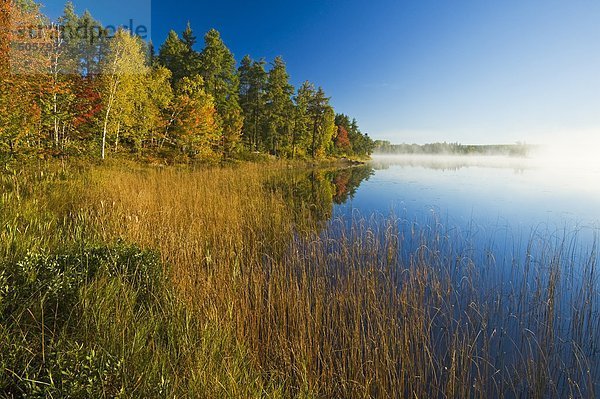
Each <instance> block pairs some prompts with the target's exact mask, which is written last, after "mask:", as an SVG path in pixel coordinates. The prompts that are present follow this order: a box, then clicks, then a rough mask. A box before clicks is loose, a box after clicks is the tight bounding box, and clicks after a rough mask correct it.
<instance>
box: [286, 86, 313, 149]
mask: <svg viewBox="0 0 600 399" xmlns="http://www.w3.org/2000/svg"><path fill="white" fill-rule="evenodd" d="M314 96H315V87H314V85H313V84H312V83H310V82H304V83H303V84H302V86H301V87H300V88H299V89H298V92H297V94H296V96H295V98H294V103H295V104H294V105H295V107H294V114H293V119H294V121H293V129H292V153H291V157H292V158H296V156H298V155H301V156H305V155H307V154H308V153H309V151H310V144H311V131H312V129H311V126H312V124H311V115H310V113H309V107H310V104H311V101H312V99H313V97H314Z"/></svg>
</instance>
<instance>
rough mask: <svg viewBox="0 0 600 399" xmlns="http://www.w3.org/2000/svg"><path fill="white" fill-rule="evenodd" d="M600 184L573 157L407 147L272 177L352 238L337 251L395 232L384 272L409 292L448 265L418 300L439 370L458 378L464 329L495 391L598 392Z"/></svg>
mask: <svg viewBox="0 0 600 399" xmlns="http://www.w3.org/2000/svg"><path fill="white" fill-rule="evenodd" d="M599 181H600V170H598V169H597V168H582V167H581V166H577V165H571V164H569V163H564V162H562V163H560V164H558V163H556V162H541V161H537V160H534V159H520V158H503V157H440V156H432V157H423V156H421V157H419V156H408V157H375V158H374V160H373V161H372V162H371V163H369V164H368V165H366V166H362V167H353V168H347V169H342V170H313V171H305V172H290V173H289V176H287V177H286V178H284V179H281V180H279V179H278V180H277V181H276V182H273V183H272V184H271V188H272V189H273V190H275V191H277V192H282V193H284V197H285V198H286V199H287V200H288V201H291V202H292V206H293V207H294V208H292V209H299V208H306V207H308V208H309V209H310V212H309V213H308V214H309V215H310V216H308V217H310V218H311V219H313V221H317V222H320V223H318V224H317V225H318V226H319V227H320V228H319V232H318V234H319V235H320V236H321V237H323V238H324V239H325V241H326V242H331V243H335V242H336V240H338V239H340V240H341V241H340V244H331V249H330V251H331V252H332V255H333V256H332V260H331V261H330V262H335V261H334V260H333V259H336V255H335V253H336V252H340V253H345V252H344V251H347V249H344V248H347V246H346V245H347V243H348V242H349V243H350V245H354V244H355V243H362V244H361V245H363V246H364V245H366V246H367V248H369V246H370V245H374V246H376V245H379V244H377V243H384V244H383V245H385V251H382V252H380V255H378V256H382V255H381V254H385V256H384V257H383V258H378V259H379V260H378V262H379V263H380V264H381V265H382V268H383V269H382V270H381V271H380V273H381V275H382V276H386V277H385V279H387V280H386V281H388V282H389V281H392V282H393V284H395V285H396V286H397V287H399V289H400V290H401V291H402V290H404V289H405V288H407V286H406V284H407V282H406V277H405V273H409V274H410V271H415V270H416V271H419V270H421V272H422V273H425V275H432V276H436V278H435V279H434V281H437V282H436V283H435V284H434V286H431V287H429V288H428V290H427V292H429V294H427V293H424V294H423V297H421V299H420V300H421V301H422V306H423V309H425V310H424V312H425V313H424V316H423V317H424V320H426V322H427V323H428V324H427V325H428V329H427V331H428V335H427V337H426V344H424V345H427V347H428V350H430V351H431V352H430V353H429V356H431V362H432V369H434V370H438V372H439V373H441V374H440V375H437V374H436V375H435V376H434V377H432V378H434V379H435V378H442V379H445V378H450V377H449V376H448V375H446V374H444V373H449V371H448V368H449V367H454V366H452V365H453V364H454V361H455V359H454V357H453V356H455V355H456V352H455V351H456V350H457V348H456V342H457V341H456V339H457V337H466V339H467V342H469V345H468V347H464V348H463V347H460V348H458V350H459V351H460V352H461V353H462V355H464V356H465V358H464V359H466V360H464V359H463V361H465V362H466V363H465V364H463V365H462V366H461V367H462V368H463V370H464V372H465V373H468V375H470V376H471V377H468V378H470V379H471V380H472V381H477V378H481V379H482V380H481V381H486V382H485V383H482V384H484V385H486V387H487V388H486V392H493V395H492V396H499V397H540V398H542V397H593V396H594V393H595V392H597V391H598V390H599V389H600V291H599V289H598V288H600V283H599V280H598V275H597V271H596V264H597V260H598V257H597V252H596V243H597V233H598V231H599V227H600V189H599V188H598V186H597V182H599ZM307 204H308V205H307ZM303 217H307V216H306V214H304V216H303ZM361 245H358V244H357V245H354V246H353V247H352V248H359V247H361ZM345 246H346V247H345ZM390 264H392V265H394V266H393V267H394V269H393V270H389V265H390ZM334 267H339V268H344V267H345V264H344V262H340V263H339V264H338V263H336V264H335V265H334ZM422 267H425V268H424V269H420V268H422ZM437 279H439V280H437ZM440 287H444V288H443V289H440ZM441 297H443V299H442V300H440V298H441ZM420 306H421V305H420ZM399 317H402V316H401V315H400V316H399ZM461 339H462V338H461ZM399 367H402V365H399ZM444 370H446V371H444ZM473 376H474V377H473ZM465 378H467V377H465ZM475 386H476V384H473V388H475ZM482 392H483V391H482ZM463 393H464V394H466V391H465V392H463ZM470 393H473V392H470ZM433 397H436V396H435V395H434V396H433ZM439 397H442V396H441V395H440V396H439Z"/></svg>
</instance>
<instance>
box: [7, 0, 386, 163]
mask: <svg viewBox="0 0 600 399" xmlns="http://www.w3.org/2000/svg"><path fill="white" fill-rule="evenodd" d="M0 26H3V27H8V28H9V29H1V30H2V33H0V34H1V35H2V36H3V37H1V38H0V39H1V40H0V43H1V45H2V48H1V49H0V154H2V156H4V157H16V156H35V157H42V158H46V157H64V156H84V157H91V158H102V159H105V158H107V157H112V156H115V155H119V156H121V157H128V158H132V159H137V160H145V161H149V162H157V163H163V162H164V163H186V162H190V161H209V162H210V161H221V160H229V159H255V158H260V157H266V156H274V157H277V158H285V159H322V158H328V157H331V158H335V157H358V158H362V157H367V156H368V155H369V154H370V153H371V152H372V150H373V146H374V144H373V141H372V140H371V139H370V138H369V136H368V135H367V134H364V133H363V132H361V130H360V128H359V126H358V123H357V121H356V120H355V119H352V118H350V117H349V116H347V115H344V114H341V113H338V114H336V112H335V110H334V108H333V106H332V105H331V99H330V97H328V96H327V95H326V93H325V92H324V90H323V89H322V88H321V87H317V86H316V85H315V84H313V83H311V82H308V81H306V82H304V83H303V84H301V85H300V87H298V88H295V87H294V86H293V85H292V84H291V83H290V76H289V74H288V72H287V68H286V64H285V61H284V60H283V59H282V58H281V57H277V58H275V59H274V60H273V61H272V62H267V61H266V60H265V59H258V60H254V59H252V58H251V57H250V56H245V57H244V58H243V59H242V60H241V62H239V63H238V62H237V61H236V59H235V57H234V55H233V53H232V52H231V51H230V49H229V48H228V47H227V46H226V44H225V43H224V42H223V40H222V38H221V36H220V34H219V32H217V31H216V30H210V31H209V32H208V33H206V35H205V36H204V43H203V46H202V50H201V51H197V50H196V47H197V46H199V43H198V39H197V37H196V35H195V33H194V32H193V30H192V28H191V26H190V24H189V23H188V26H187V28H186V29H185V30H184V31H183V32H182V33H181V34H178V33H176V32H175V31H171V32H170V33H169V35H168V37H167V39H166V40H165V42H164V43H163V44H162V45H160V46H159V48H158V49H155V47H154V45H153V44H152V43H151V42H149V41H145V40H144V39H142V38H141V37H140V36H136V35H133V34H132V33H131V32H129V31H128V30H118V31H116V32H114V29H113V30H112V31H111V29H107V28H105V27H103V26H102V24H101V23H100V22H99V21H97V20H96V19H94V17H93V16H92V15H91V14H90V13H89V12H87V11H86V12H84V13H83V14H78V13H77V12H76V10H75V7H74V6H73V4H72V3H68V4H67V5H66V6H65V8H64V12H63V15H62V16H61V17H60V18H59V20H58V22H57V23H51V22H50V21H49V19H48V18H47V17H46V16H44V15H43V14H42V12H41V11H40V5H38V4H37V3H35V2H33V1H32V0H17V1H14V2H10V1H8V2H7V1H3V2H1V3H0Z"/></svg>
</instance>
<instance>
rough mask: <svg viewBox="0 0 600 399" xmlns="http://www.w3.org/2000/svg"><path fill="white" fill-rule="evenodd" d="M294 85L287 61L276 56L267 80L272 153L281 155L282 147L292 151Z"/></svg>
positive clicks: (268, 123)
mask: <svg viewBox="0 0 600 399" xmlns="http://www.w3.org/2000/svg"><path fill="white" fill-rule="evenodd" d="M293 94H294V87H293V86H292V85H291V84H290V83H289V75H288V73H287V69H286V66H285V62H284V61H283V59H282V58H281V57H277V58H275V61H274V62H273V68H272V69H271V70H270V71H269V78H268V81H267V91H266V98H267V134H268V136H267V137H266V142H267V143H269V146H270V150H271V153H273V154H276V155H279V152H280V149H283V150H284V151H285V152H286V154H290V153H291V152H293V151H292V148H291V147H292V145H291V143H292V137H291V128H292V125H291V121H290V114H291V113H292V108H293V102H292V95H293Z"/></svg>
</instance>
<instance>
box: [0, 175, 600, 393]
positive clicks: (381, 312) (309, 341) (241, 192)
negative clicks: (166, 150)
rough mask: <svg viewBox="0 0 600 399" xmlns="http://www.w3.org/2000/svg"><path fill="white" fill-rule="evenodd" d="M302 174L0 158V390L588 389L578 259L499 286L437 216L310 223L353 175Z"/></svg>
mask: <svg viewBox="0 0 600 399" xmlns="http://www.w3.org/2000/svg"><path fill="white" fill-rule="evenodd" d="M299 169H301V168H298V167H297V166H296V167H293V168H291V167H289V165H278V164H243V165H237V166H228V167H223V168H217V167H213V168H201V169H183V168H149V167H142V166H137V165H128V166H127V167H124V166H98V167H81V168H77V167H75V166H73V165H67V166H65V165H47V164H42V165H38V166H32V167H28V168H22V169H17V170H8V169H7V170H6V171H5V173H3V175H2V180H1V182H2V188H3V194H2V200H1V201H2V208H1V211H0V212H1V213H0V226H1V227H2V231H1V234H2V237H1V238H2V240H1V241H0V242H1V244H0V246H1V247H0V256H1V258H0V262H1V263H0V264H1V266H0V392H2V394H0V396H3V397H20V396H24V395H27V396H30V397H48V396H53V397H60V396H72V397H115V396H121V397H239V398H246V397H332V398H333V397H357V398H358V397H360V398H364V397H414V398H424V397H456V398H459V397H460V398H467V397H515V396H516V397H519V396H526V397H537V398H543V397H566V396H572V397H581V396H585V397H591V396H593V395H594V394H595V390H596V389H597V388H598V387H597V384H598V381H599V379H598V372H597V371H596V370H595V367H594V366H597V360H596V357H597V350H598V348H600V316H599V312H598V310H599V309H598V303H600V302H598V300H599V299H600V298H599V297H598V291H597V289H596V288H597V286H598V282H597V277H596V273H595V260H596V258H595V254H589V255H588V256H587V257H582V258H581V259H587V260H588V263H586V264H580V263H579V261H575V259H576V257H575V253H576V249H574V248H572V247H569V246H565V245H564V242H563V243H562V244H561V242H558V243H554V242H552V241H551V240H550V238H548V237H541V238H535V237H534V238H532V240H531V244H530V246H529V248H528V250H527V251H526V254H525V256H524V257H523V258H522V259H521V258H519V259H515V262H514V264H513V265H512V266H511V268H509V272H510V273H512V274H513V275H514V276H524V277H523V278H522V279H520V280H517V279H516V278H514V279H512V280H511V281H513V282H516V281H522V283H521V284H516V283H514V284H512V283H511V284H500V283H501V282H503V281H504V280H503V277H502V276H499V275H498V274H497V273H496V272H495V270H496V269H495V266H496V265H495V264H494V261H493V256H488V257H482V258H476V257H473V256H470V255H469V254H468V253H466V252H465V251H464V250H463V249H461V248H463V247H464V245H462V244H464V243H462V242H461V241H460V240H461V238H460V237H456V236H453V235H452V234H451V233H449V232H446V231H445V230H444V228H443V227H441V226H440V225H439V223H436V221H435V220H432V223H431V225H430V226H429V227H427V228H417V227H416V226H414V225H412V224H411V223H409V222H407V221H402V220H397V219H394V218H387V217H386V218H383V217H375V216H374V217H367V218H357V219H356V220H354V221H352V222H350V223H349V222H348V221H341V220H339V221H333V222H331V224H330V225H329V226H325V221H326V220H327V219H328V218H329V217H331V207H332V206H333V203H335V202H338V201H340V202H341V201H343V198H344V194H346V195H347V190H348V189H347V188H346V189H345V190H346V191H345V190H342V189H341V187H346V186H348V185H350V182H353V181H355V180H357V179H358V181H360V179H362V178H364V177H365V176H366V175H367V174H363V172H360V171H358V170H357V171H356V172H348V171H346V172H344V173H342V174H339V173H338V172H336V171H335V170H334V169H333V168H330V169H319V170H299ZM357 176H358V177H357ZM577 259H580V258H577ZM575 274H577V277H575ZM490 280H491V281H492V282H498V284H497V286H496V289H494V290H489V289H484V287H490ZM508 280H510V279H508Z"/></svg>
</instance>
